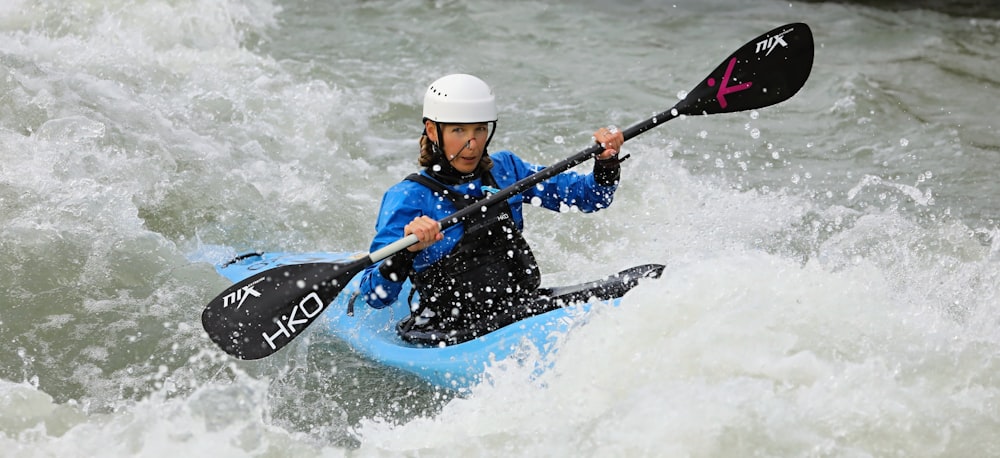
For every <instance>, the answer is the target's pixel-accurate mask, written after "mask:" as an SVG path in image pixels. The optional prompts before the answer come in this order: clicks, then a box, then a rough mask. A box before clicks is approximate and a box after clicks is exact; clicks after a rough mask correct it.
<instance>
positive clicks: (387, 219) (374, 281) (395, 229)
mask: <svg viewBox="0 0 1000 458" xmlns="http://www.w3.org/2000/svg"><path fill="white" fill-rule="evenodd" d="M406 196H407V193H406V192H405V191H402V190H400V189H398V188H397V187H394V188H390V189H389V190H388V191H387V192H386V193H385V195H384V196H382V204H381V207H380V208H379V213H378V221H377V222H376V223H375V238H374V239H372V243H371V246H370V247H369V250H368V251H369V253H371V252H374V251H375V250H378V249H380V248H382V247H384V246H386V245H388V244H390V243H392V242H395V241H396V240H399V239H400V238H401V237H403V228H404V227H405V226H406V225H407V224H408V223H409V222H410V221H413V218H416V217H417V216H420V215H421V214H422V213H421V211H420V210H419V209H418V208H416V207H415V206H412V205H408V204H407V202H406ZM394 257H396V256H395V255H394V256H390V257H389V258H388V259H385V260H382V261H380V262H377V263H374V264H372V265H370V266H368V267H366V268H365V270H364V272H362V274H361V284H360V286H359V291H360V292H361V295H362V296H363V297H364V299H365V302H367V303H368V305H370V306H372V307H374V308H383V307H387V306H389V305H391V304H392V303H393V302H395V301H396V298H397V297H399V292H400V290H401V289H402V287H403V282H404V281H405V280H406V278H405V277H404V278H399V277H397V278H386V277H385V276H383V274H382V272H381V271H380V267H381V266H382V264H383V263H385V262H387V261H389V260H391V259H393V258H394ZM390 276H391V275H390Z"/></svg>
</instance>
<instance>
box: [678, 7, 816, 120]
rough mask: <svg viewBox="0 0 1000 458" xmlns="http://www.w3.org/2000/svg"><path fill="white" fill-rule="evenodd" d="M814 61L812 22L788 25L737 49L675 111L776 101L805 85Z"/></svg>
mask: <svg viewBox="0 0 1000 458" xmlns="http://www.w3.org/2000/svg"><path fill="white" fill-rule="evenodd" d="M812 64H813V36H812V31H811V30H809V26H808V25H805V24H803V23H793V24H787V25H783V26H781V27H778V28H776V29H774V30H772V31H770V32H767V33H765V34H763V35H761V36H759V37H757V38H755V39H753V40H752V41H750V42H749V43H747V44H745V45H743V47H742V48H740V49H738V50H736V52H734V53H733V54H732V55H731V56H729V57H728V58H726V60H725V61H723V62H722V63H721V64H719V66H718V67H716V69H715V70H713V71H712V73H710V74H709V75H708V76H707V77H706V78H705V79H704V80H702V82H701V83H700V84H698V86H697V87H695V88H694V89H692V90H691V92H689V93H688V94H687V97H685V98H684V100H681V101H680V102H679V103H677V105H675V106H674V109H676V110H677V112H678V114H686V115H707V114H715V113H732V112H736V111H744V110H752V109H756V108H763V107H766V106H770V105H774V104H776V103H779V102H782V101H785V100H788V98H789V97H791V96H793V95H795V93H796V92H798V91H799V89H801V88H802V86H803V85H804V84H805V83H806V80H807V79H809V72H810V71H811V70H812Z"/></svg>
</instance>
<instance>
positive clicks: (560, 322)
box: [216, 252, 663, 391]
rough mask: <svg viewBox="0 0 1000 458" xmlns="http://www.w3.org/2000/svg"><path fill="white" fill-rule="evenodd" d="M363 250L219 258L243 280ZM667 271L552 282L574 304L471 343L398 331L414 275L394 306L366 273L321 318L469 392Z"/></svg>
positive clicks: (404, 364)
mask: <svg viewBox="0 0 1000 458" xmlns="http://www.w3.org/2000/svg"><path fill="white" fill-rule="evenodd" d="M357 257H358V255H355V254H352V253H329V252H311V253H278V252H267V253H248V254H244V255H240V256H237V257H235V258H233V259H232V260H230V261H229V262H226V263H223V264H219V265H216V270H217V271H218V272H219V273H220V274H221V275H222V276H223V277H225V278H227V279H229V280H231V281H232V282H234V283H237V282H240V281H242V280H244V279H247V278H249V277H251V276H252V275H255V274H258V273H261V272H264V271H266V270H268V269H272V268H275V267H278V266H283V265H292V264H306V263H316V262H343V261H352V260H354V259H357ZM662 270H663V266H661V265H657V264H650V265H643V266H637V267H633V268H631V269H627V270H625V271H622V272H620V273H618V274H617V275H613V276H610V277H608V278H605V279H603V280H600V281H595V282H590V283H584V284H580V285H574V286H568V287H558V288H545V289H543V291H544V293H545V294H547V295H549V296H551V297H553V298H557V299H560V300H562V301H563V302H565V303H567V304H570V305H567V306H566V307H562V308H558V309H555V310H552V311H549V312H546V313H543V314H540V315H536V316H532V317H529V318H526V319H524V320H521V321H518V322H516V323H513V324H511V325H508V326H505V327H503V328H500V329H498V330H496V331H493V332H491V333H489V334H486V335H484V336H481V337H478V338H476V339H473V340H470V341H467V342H463V343H459V344H455V345H449V346H434V347H431V346H421V345H416V344H411V343H407V342H406V341H404V340H403V339H402V338H400V337H399V335H398V334H397V333H396V323H397V322H399V321H400V320H402V319H404V318H406V317H407V316H408V315H409V313H410V309H409V305H408V304H407V302H406V297H408V296H409V294H410V283H409V281H407V282H406V283H405V284H404V287H403V291H402V292H401V293H400V295H399V297H400V300H398V301H396V303H394V304H393V305H392V306H389V307H386V308H382V309H375V308H372V307H369V306H368V305H367V304H366V303H365V302H364V300H363V299H361V298H359V297H358V296H359V293H358V283H359V282H360V277H361V276H360V274H359V275H357V276H355V277H354V278H353V279H352V280H351V281H350V283H348V284H347V285H346V287H344V289H343V291H342V292H341V293H340V294H339V295H337V297H336V299H335V300H334V302H333V303H331V304H330V306H329V307H328V308H327V310H326V311H325V312H324V316H323V318H322V319H321V320H320V321H317V323H316V324H317V325H318V326H319V327H320V328H322V329H323V330H324V331H325V332H327V333H329V334H331V335H333V336H335V337H336V338H338V339H341V340H343V341H344V342H346V343H347V344H348V345H349V346H350V347H351V348H352V349H354V350H355V351H356V352H358V353H359V354H361V355H362V356H364V357H366V358H369V359H371V360H373V361H376V362H378V363H380V364H383V365H386V366H390V367H394V368H397V369H401V370H403V371H406V372H409V373H412V374H415V375H417V376H418V377H420V378H422V379H424V380H426V381H427V382H429V383H431V384H434V385H437V386H440V387H444V388H448V389H451V390H456V391H463V390H466V389H468V388H469V387H471V386H473V385H475V384H476V383H478V382H479V381H480V380H481V378H482V375H483V373H484V372H485V370H486V368H487V367H489V366H490V365H491V364H492V363H493V362H494V361H502V360H505V359H507V358H508V357H510V356H511V355H512V354H514V353H515V352H516V351H517V350H518V349H519V348H522V346H523V345H525V344H526V343H528V344H531V345H533V346H534V347H535V348H536V349H537V351H538V352H539V353H540V354H541V355H542V356H543V357H544V356H546V355H548V354H549V353H551V352H553V351H554V347H555V340H556V339H557V337H558V336H559V335H561V334H563V333H565V332H566V331H567V330H568V329H569V327H570V326H571V325H572V324H573V323H574V322H575V321H576V320H577V319H578V318H579V316H581V315H582V314H584V313H586V312H587V311H588V310H589V309H590V308H591V307H592V305H593V304H596V303H601V302H603V303H610V304H614V305H618V303H619V301H620V297H621V296H622V295H624V294H625V293H626V292H627V291H628V290H629V289H631V288H632V287H634V286H635V285H636V284H637V282H638V280H639V279H640V278H644V277H658V276H659V275H660V273H661V272H662ZM414 300H416V299H414ZM588 301H590V302H588Z"/></svg>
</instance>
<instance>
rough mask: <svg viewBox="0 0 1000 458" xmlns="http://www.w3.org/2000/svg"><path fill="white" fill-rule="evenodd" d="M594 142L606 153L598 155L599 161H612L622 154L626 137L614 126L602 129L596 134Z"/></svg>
mask: <svg viewBox="0 0 1000 458" xmlns="http://www.w3.org/2000/svg"><path fill="white" fill-rule="evenodd" d="M594 141H595V142H597V144H599V145H601V146H603V147H604V151H603V152H601V154H598V155H597V159H600V160H605V159H611V158H612V157H614V156H615V155H617V154H618V153H619V152H621V148H622V144H623V143H625V136H624V135H622V133H621V132H620V131H619V130H618V128H616V127H614V126H612V127H602V128H600V129H597V132H594Z"/></svg>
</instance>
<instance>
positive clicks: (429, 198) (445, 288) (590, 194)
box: [360, 74, 625, 345]
mask: <svg viewBox="0 0 1000 458" xmlns="http://www.w3.org/2000/svg"><path fill="white" fill-rule="evenodd" d="M423 123H424V132H423V134H422V135H421V138H420V157H419V164H420V165H421V166H422V167H423V169H422V170H421V171H420V173H415V174H412V175H410V176H409V177H407V178H406V179H405V180H403V181H402V182H400V183H398V184H396V185H394V186H392V187H391V188H389V190H387V191H386V192H385V194H384V196H383V197H382V204H381V208H380V209H379V213H378V220H377V222H376V225H375V229H376V235H375V238H374V239H373V240H372V243H371V247H370V250H371V251H372V252H374V251H375V250H378V249H380V248H382V247H384V246H386V245H388V244H390V243H392V242H395V241H396V240H398V239H399V238H401V237H404V236H407V235H410V234H415V235H416V236H417V239H418V240H419V241H418V243H416V244H414V245H412V246H410V247H408V248H407V249H406V250H402V251H400V252H398V253H396V254H394V255H393V256H391V257H389V258H387V259H385V260H383V261H382V262H379V263H376V264H373V265H371V266H369V267H368V268H366V269H365V271H364V273H363V275H362V279H361V285H360V291H361V295H362V296H363V297H364V299H365V301H366V302H367V303H368V305H370V306H371V307H375V308H383V307H386V306H389V305H391V304H392V303H393V302H395V301H396V300H397V298H398V296H399V293H400V291H401V289H402V286H403V282H404V281H405V280H406V279H407V278H409V279H410V281H411V282H412V284H413V292H416V293H417V294H418V298H417V300H416V301H415V302H414V297H413V292H411V294H410V297H409V299H408V300H409V301H410V310H411V313H410V316H408V317H406V318H405V319H403V320H402V321H400V322H399V323H398V324H397V331H398V332H399V334H400V336H401V337H402V338H403V339H404V340H407V341H409V342H413V343H422V344H428V345H450V344H454V343H460V342H464V341H466V340H470V339H473V338H475V337H478V336H481V335H483V334H485V333H488V332H490V331H493V330H496V329H499V328H501V327H503V326H506V325H508V324H510V323H513V322H515V321H517V320H519V319H522V318H525V317H528V316H532V315H535V314H538V313H542V312H545V311H548V310H551V309H553V308H555V307H558V306H559V305H560V304H557V303H555V302H556V301H551V300H548V299H549V298H547V297H542V296H541V295H540V294H539V285H540V281H541V276H540V273H539V270H538V265H537V263H536V262H535V258H534V255H533V254H532V252H531V248H530V247H529V246H528V243H527V242H526V241H525V239H524V238H523V237H522V235H521V231H522V229H523V227H524V220H523V217H522V211H521V210H522V206H523V205H524V203H525V202H528V203H529V204H531V205H535V206H541V207H545V208H548V209H550V210H555V211H563V210H564V209H566V208H572V207H575V208H576V209H578V210H579V211H581V212H584V213H590V212H594V211H598V210H601V209H603V208H606V207H607V206H609V205H610V204H611V201H612V199H613V197H614V193H615V190H616V189H617V187H618V181H619V178H620V175H621V165H620V164H621V161H622V160H624V158H621V159H619V157H618V153H619V152H620V149H621V145H622V143H624V142H625V139H624V137H623V135H622V133H621V132H619V131H618V130H617V129H615V128H601V129H598V130H597V131H596V132H595V133H594V139H595V141H596V142H597V143H599V144H601V145H602V146H603V147H604V148H605V149H604V151H603V152H602V153H600V154H599V155H598V156H597V157H596V158H595V159H596V160H595V163H594V170H593V172H592V173H590V174H580V173H577V172H573V171H567V172H563V173H561V174H558V175H556V176H554V177H552V178H550V179H548V180H546V181H544V182H542V183H541V184H539V185H537V186H534V187H531V188H529V189H527V190H525V191H523V192H522V193H520V194H516V195H514V196H512V197H510V198H509V199H507V200H506V201H505V202H501V203H499V204H495V205H493V206H491V207H489V208H484V209H483V211H482V212H481V213H479V212H477V213H473V216H470V217H468V218H466V219H465V220H463V221H462V222H461V223H459V224H455V225H452V226H450V227H449V228H447V229H445V230H444V231H441V229H440V225H439V224H438V222H437V221H438V220H442V219H444V218H446V217H447V216H448V215H450V214H452V213H454V212H456V211H457V210H458V209H460V208H464V207H465V206H467V205H475V204H476V202H477V201H479V200H481V199H484V198H485V197H487V196H488V194H489V193H491V192H496V191H497V190H499V189H502V188H504V187H506V186H509V185H511V184H513V183H514V182H516V181H518V180H520V179H522V178H524V177H526V176H528V175H530V174H532V173H535V172H536V171H538V170H540V169H542V167H540V166H537V165H533V164H530V163H528V162H525V161H524V160H522V159H521V158H519V157H518V156H516V155H515V154H514V153H512V152H510V151H500V152H497V153H493V154H488V153H487V151H486V148H487V146H489V144H490V141H491V140H492V138H493V134H494V133H495V132H496V123H497V108H496V100H495V97H494V95H493V91H492V89H490V87H489V85H487V84H486V83H485V82H484V81H482V80H481V79H479V78H477V77H475V76H472V75H466V74H453V75H448V76H445V77H442V78H440V79H438V80H437V81H435V82H434V83H432V84H431V85H430V87H429V88H428V89H427V92H426V94H425V96H424V107H423Z"/></svg>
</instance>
